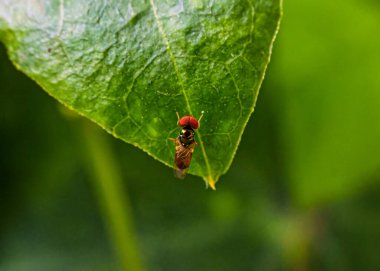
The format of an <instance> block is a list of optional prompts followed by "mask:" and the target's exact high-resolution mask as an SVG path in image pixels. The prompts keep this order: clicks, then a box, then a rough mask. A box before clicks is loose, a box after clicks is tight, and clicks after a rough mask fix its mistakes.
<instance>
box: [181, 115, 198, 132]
mask: <svg viewBox="0 0 380 271" xmlns="http://www.w3.org/2000/svg"><path fill="white" fill-rule="evenodd" d="M178 125H179V126H181V127H187V126H190V127H191V128H192V129H194V130H195V129H198V127H199V122H198V121H197V119H196V118H194V117H192V116H185V117H182V118H181V119H180V120H179V122H178Z"/></svg>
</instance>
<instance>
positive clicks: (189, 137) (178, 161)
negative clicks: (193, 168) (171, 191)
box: [173, 112, 203, 179]
mask: <svg viewBox="0 0 380 271" xmlns="http://www.w3.org/2000/svg"><path fill="white" fill-rule="evenodd" d="M176 114H177V118H178V121H177V124H178V125H179V126H180V127H181V131H180V133H179V135H178V137H177V138H176V139H175V156H174V167H173V168H174V176H176V177H177V178H179V179H183V178H185V176H186V172H187V170H188V169H189V167H190V163H191V159H192V157H193V152H194V148H195V146H196V145H198V143H197V142H196V141H195V130H196V129H198V128H199V123H200V120H201V119H202V117H203V113H202V115H201V116H200V117H199V119H198V120H197V119H196V118H194V117H193V116H184V117H182V118H180V117H179V114H178V112H176Z"/></svg>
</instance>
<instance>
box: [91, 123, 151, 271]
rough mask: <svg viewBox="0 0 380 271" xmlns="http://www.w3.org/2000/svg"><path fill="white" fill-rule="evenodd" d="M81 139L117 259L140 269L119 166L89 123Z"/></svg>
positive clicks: (125, 267)
mask: <svg viewBox="0 0 380 271" xmlns="http://www.w3.org/2000/svg"><path fill="white" fill-rule="evenodd" d="M84 143H85V145H86V147H87V152H86V153H87V155H88V157H87V161H88V163H89V165H90V168H91V172H92V176H93V178H92V181H91V184H92V185H93V187H94V189H95V191H96V194H97V197H98V199H99V203H100V205H101V209H102V211H103V218H104V221H105V223H106V225H107V230H108V234H109V237H110V241H111V242H112V244H113V246H114V248H115V250H116V252H117V255H118V257H119V260H120V263H121V264H122V266H123V270H125V271H142V270H143V267H142V264H141V260H140V255H139V249H138V245H137V240H136V239H137V238H136V234H135V230H134V226H133V216H132V210H131V205H130V201H129V198H128V195H127V193H126V189H125V186H124V185H123V182H122V177H121V172H120V167H119V166H118V163H117V161H116V159H115V157H114V155H113V153H112V149H111V146H110V145H109V142H107V134H106V133H105V132H104V131H102V130H101V129H99V128H97V127H95V126H94V125H93V124H87V123H86V124H85V125H84Z"/></svg>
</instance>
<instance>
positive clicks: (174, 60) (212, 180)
mask: <svg viewBox="0 0 380 271" xmlns="http://www.w3.org/2000/svg"><path fill="white" fill-rule="evenodd" d="M150 5H151V6H152V10H153V15H154V17H155V20H156V23H157V27H158V30H159V32H160V34H161V37H162V39H163V41H164V43H165V45H166V50H167V52H168V54H169V56H170V59H171V61H172V63H173V67H174V70H175V72H176V75H177V78H178V81H179V84H180V86H181V91H182V94H183V97H184V99H185V102H186V107H187V110H188V111H189V114H190V115H193V113H192V111H191V107H190V103H189V98H188V96H187V93H186V91H185V86H184V83H183V80H182V77H181V74H180V72H179V69H178V65H177V61H176V59H175V56H174V54H173V52H172V49H171V46H170V43H169V39H168V37H167V35H166V33H165V31H164V28H163V26H162V23H161V21H160V17H159V16H158V13H157V7H156V5H155V3H154V0H150ZM197 135H198V137H199V145H200V147H201V150H202V154H203V158H204V161H205V164H206V168H207V172H208V175H209V180H208V181H209V182H212V183H214V182H216V180H214V178H213V176H212V173H211V167H210V163H209V160H208V157H207V153H206V150H205V147H204V144H203V142H202V137H201V135H200V133H199V132H197ZM212 185H213V184H212Z"/></svg>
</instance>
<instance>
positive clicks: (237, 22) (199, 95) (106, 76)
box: [0, 0, 281, 186]
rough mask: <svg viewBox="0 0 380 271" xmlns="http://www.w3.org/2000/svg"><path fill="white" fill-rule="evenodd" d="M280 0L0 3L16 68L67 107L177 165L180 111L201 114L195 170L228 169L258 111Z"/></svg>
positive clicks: (1, 31)
mask: <svg viewBox="0 0 380 271" xmlns="http://www.w3.org/2000/svg"><path fill="white" fill-rule="evenodd" d="M280 14H281V1H280V0H251V1H248V0H247V1H244V0H235V1H230V0H228V1H227V0H224V1H219V0H218V1H202V0H187V1H186V0H178V1H158V0H150V1H100V0H96V1H85V0H76V1H74V0H72V1H67V0H55V1H47V0H40V1H38V0H34V1H25V0H1V2H0V39H1V40H2V42H4V44H5V45H6V47H7V50H8V54H9V56H10V58H11V60H12V61H13V63H14V64H15V65H16V66H17V68H18V69H20V70H21V71H23V72H24V73H26V74H27V75H28V76H29V77H31V78H32V79H33V80H35V81H36V82H37V83H38V84H39V85H40V86H42V88H43V89H44V90H45V91H47V92H48V93H49V94H50V95H51V96H53V97H55V98H56V99H58V100H59V101H60V102H62V103H63V104H65V105H66V106H67V107H69V108H71V109H73V110H75V111H76V112H78V113H80V114H81V115H83V116H85V117H87V118H89V119H91V120H93V121H94V122H96V123H98V124H99V125H100V126H101V127H103V128H104V129H105V130H107V131H108V132H110V133H111V134H113V135H114V136H115V137H117V138H121V139H122V140H124V141H126V142H128V143H131V144H133V145H135V146H137V147H139V148H141V149H142V150H144V151H146V152H147V153H149V154H150V155H151V156H153V157H154V158H156V159H158V160H159V161H161V162H163V163H164V164H166V165H169V166H171V165H172V164H173V159H174V145H173V143H172V142H171V141H170V140H168V139H169V138H174V137H176V136H177V134H178V132H179V128H178V126H177V124H176V123H177V117H176V114H175V112H176V111H178V112H179V113H180V115H182V116H183V115H193V116H195V117H199V116H200V115H201V112H202V111H204V118H203V119H202V123H201V127H200V129H199V130H198V131H197V133H196V139H197V141H198V144H199V146H198V147H196V149H195V152H194V156H193V161H192V164H191V167H190V171H189V172H190V173H192V174H195V175H198V176H202V177H203V178H204V179H205V181H206V182H207V183H210V184H211V186H213V185H214V184H215V182H216V181H217V180H218V178H219V176H220V175H222V174H223V173H225V172H226V171H227V170H228V168H229V166H230V164H231V162H232V159H233V156H234V154H235V152H236V149H237V147H238V144H239V141H240V138H241V135H242V133H243V130H244V128H245V125H246V123H247V121H248V119H249V117H250V115H251V113H252V112H253V108H254V105H255V102H256V98H257V95H258V90H259V87H260V84H261V82H262V80H263V77H264V73H265V69H266V66H267V64H268V62H269V58H270V54H271V47H272V44H273V40H274V37H275V34H276V32H277V29H278V24H279V19H280Z"/></svg>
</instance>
